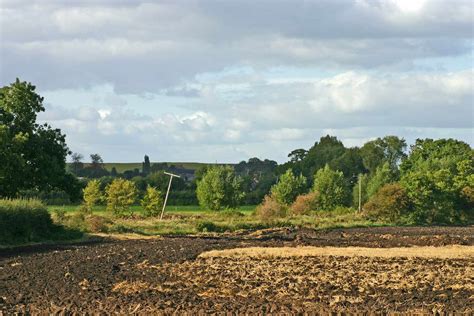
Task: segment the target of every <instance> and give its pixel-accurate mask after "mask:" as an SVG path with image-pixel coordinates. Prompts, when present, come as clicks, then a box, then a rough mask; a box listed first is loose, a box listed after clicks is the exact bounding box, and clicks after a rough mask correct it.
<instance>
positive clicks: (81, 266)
mask: <svg viewBox="0 0 474 316" xmlns="http://www.w3.org/2000/svg"><path fill="white" fill-rule="evenodd" d="M296 245H313V246H340V247H346V246H362V247H377V248H379V247H409V246H430V245H431V246H444V245H474V227H449V228H448V227H408V228H399V227H385V228H360V229H359V228H357V229H340V230H331V231H313V230H307V229H302V230H294V229H276V230H265V231H259V232H253V233H241V234H232V235H222V236H214V237H206V238H202V237H201V238H198V237H167V238H162V239H148V240H110V239H104V240H101V241H98V242H95V243H86V244H76V245H61V246H51V245H47V246H45V245H43V246H30V247H26V248H17V249H13V250H0V314H2V312H4V313H5V314H10V313H13V312H30V313H38V312H42V313H59V312H79V313H85V312H99V311H102V312H106V313H114V312H116V313H130V312H137V313H152V312H154V313H165V314H171V313H174V312H176V311H177V312H180V313H184V312H187V313H189V314H198V313H202V314H204V313H212V312H224V311H237V312H241V313H245V312H246V313H268V312H271V313H277V312H297V313H298V312H299V313H302V312H316V313H318V312H319V313H328V312H331V311H338V312H341V311H346V312H356V311H359V312H414V311H420V312H425V313H433V312H435V311H445V312H464V313H471V312H473V311H474V308H473V306H474V279H473V275H472V272H473V271H474V262H473V260H470V259H419V258H417V259H406V258H391V259H382V258H375V259H374V258H371V259H369V258H363V257H357V258H349V257H327V258H321V257H314V258H305V259H304V260H303V259H301V258H294V259H292V258H289V259H285V260H276V259H245V260H242V261H238V260H235V259H228V258H227V259H226V258H222V259H196V258H197V256H198V255H199V254H200V253H202V252H204V251H208V250H213V249H225V248H235V247H247V246H296ZM371 278H373V279H374V281H373V282H372V281H371ZM400 278H406V280H407V281H406V282H401V283H400V282H398V281H400ZM397 282H398V283H397ZM440 282H441V283H440ZM456 282H457V283H456ZM400 284H405V285H404V286H400ZM227 285H228V286H227ZM361 289H362V290H361ZM361 291H362V292H361Z"/></svg>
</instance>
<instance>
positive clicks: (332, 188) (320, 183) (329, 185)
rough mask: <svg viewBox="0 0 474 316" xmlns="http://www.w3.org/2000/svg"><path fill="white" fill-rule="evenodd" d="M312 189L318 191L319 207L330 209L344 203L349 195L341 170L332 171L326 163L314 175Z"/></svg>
mask: <svg viewBox="0 0 474 316" xmlns="http://www.w3.org/2000/svg"><path fill="white" fill-rule="evenodd" d="M313 191H317V192H319V198H318V200H319V201H318V202H319V208H320V209H321V210H325V211H330V210H333V209H334V208H336V207H337V206H342V205H344V204H346V201H347V200H348V197H349V191H348V190H347V187H346V184H345V182H344V175H343V174H342V172H341V171H334V170H332V169H331V168H329V166H328V165H326V166H325V167H324V168H322V169H319V170H318V172H316V175H315V177H314V186H313Z"/></svg>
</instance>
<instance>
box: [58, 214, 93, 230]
mask: <svg viewBox="0 0 474 316" xmlns="http://www.w3.org/2000/svg"><path fill="white" fill-rule="evenodd" d="M85 220H86V217H85V215H84V214H83V213H74V214H72V215H69V216H66V218H65V220H64V222H63V225H65V226H67V227H69V228H72V229H77V230H80V231H85V230H87V225H86V222H85Z"/></svg>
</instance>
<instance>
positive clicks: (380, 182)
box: [367, 162, 396, 199]
mask: <svg viewBox="0 0 474 316" xmlns="http://www.w3.org/2000/svg"><path fill="white" fill-rule="evenodd" d="M394 181H396V179H395V178H394V175H393V172H392V170H391V169H390V164H389V163H388V162H385V163H383V164H382V165H381V166H378V167H377V169H375V173H374V175H373V176H372V177H371V178H370V180H369V182H368V183H367V197H368V198H369V199H370V198H371V197H372V196H373V195H374V194H375V193H377V191H378V190H379V189H380V188H381V187H383V186H384V185H385V184H388V183H391V182H394Z"/></svg>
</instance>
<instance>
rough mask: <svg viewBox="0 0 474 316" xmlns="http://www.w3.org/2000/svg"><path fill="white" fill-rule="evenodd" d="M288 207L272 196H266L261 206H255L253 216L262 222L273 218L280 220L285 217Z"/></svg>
mask: <svg viewBox="0 0 474 316" xmlns="http://www.w3.org/2000/svg"><path fill="white" fill-rule="evenodd" d="M287 212H288V207H287V206H286V205H285V204H282V203H280V202H279V201H278V200H277V199H276V198H275V197H273V196H272V195H266V196H265V198H264V199H263V202H262V204H260V205H259V206H257V209H256V210H255V214H256V215H257V217H258V218H260V219H261V220H263V221H268V220H273V219H275V218H282V217H285V216H286V215H287Z"/></svg>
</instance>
